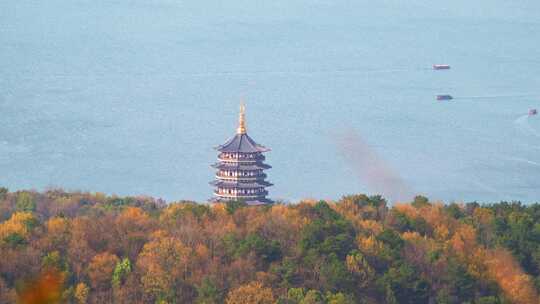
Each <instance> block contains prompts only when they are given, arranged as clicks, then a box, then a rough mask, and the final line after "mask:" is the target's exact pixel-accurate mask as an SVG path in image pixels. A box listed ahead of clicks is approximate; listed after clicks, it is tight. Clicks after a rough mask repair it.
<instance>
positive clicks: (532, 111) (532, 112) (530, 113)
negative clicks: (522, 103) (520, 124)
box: [529, 109, 538, 116]
mask: <svg viewBox="0 0 540 304" xmlns="http://www.w3.org/2000/svg"><path fill="white" fill-rule="evenodd" d="M536 114H538V111H537V110H536V109H530V110H529V116H534V115H536Z"/></svg>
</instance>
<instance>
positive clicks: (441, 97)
mask: <svg viewBox="0 0 540 304" xmlns="http://www.w3.org/2000/svg"><path fill="white" fill-rule="evenodd" d="M452 99H454V97H452V95H448V94H445V95H437V100H452Z"/></svg>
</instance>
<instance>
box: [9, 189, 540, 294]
mask: <svg viewBox="0 0 540 304" xmlns="http://www.w3.org/2000/svg"><path fill="white" fill-rule="evenodd" d="M539 246H540V205H538V204H533V205H522V204H520V203H507V202H501V203H497V204H488V205H479V204H477V203H467V204H462V205H460V204H449V205H444V204H441V203H433V202H429V201H428V200H427V199H426V198H424V197H417V198H415V200H414V202H411V203H407V204H396V205H394V206H392V207H389V206H388V205H387V203H386V202H385V200H384V199H382V198H381V197H378V196H375V197H367V196H365V195H351V196H345V197H343V198H342V199H340V200H339V201H336V202H324V201H303V202H299V203H297V204H291V205H285V204H276V205H273V206H264V207H246V206H244V205H243V204H242V203H240V202H239V203H233V204H229V205H212V206H210V205H205V204H196V203H194V202H187V201H182V202H174V203H170V204H165V203H164V202H163V201H160V200H155V199H152V198H148V197H116V196H106V195H103V194H99V193H97V194H89V193H66V192H64V191H61V190H49V191H46V192H44V193H36V192H15V193H10V192H8V190H7V189H5V188H1V189H0V257H1V258H0V303H17V302H20V303H37V302H39V301H42V302H43V301H44V300H46V301H48V302H46V303H56V302H58V303H207V304H210V303H228V304H233V303H246V304H251V303H283V304H308V303H331V304H343V303H478V304H488V303H490V304H491V303H520V304H521V303H539V298H538V291H539V290H540V247H539ZM43 303H45V302H43Z"/></svg>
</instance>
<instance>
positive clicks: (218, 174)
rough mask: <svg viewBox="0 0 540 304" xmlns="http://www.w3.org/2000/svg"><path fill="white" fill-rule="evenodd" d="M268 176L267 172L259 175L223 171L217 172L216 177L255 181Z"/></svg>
mask: <svg viewBox="0 0 540 304" xmlns="http://www.w3.org/2000/svg"><path fill="white" fill-rule="evenodd" d="M266 177H267V175H266V174H265V173H259V174H257V175H236V176H234V175H227V174H223V173H219V172H218V173H217V174H216V178H219V179H226V180H249V181H253V180H263V179H265V178H266Z"/></svg>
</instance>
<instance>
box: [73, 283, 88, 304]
mask: <svg viewBox="0 0 540 304" xmlns="http://www.w3.org/2000/svg"><path fill="white" fill-rule="evenodd" d="M89 292H90V288H88V286H86V284H84V283H79V284H77V287H75V294H74V297H75V299H76V300H77V303H79V304H86V303H87V302H88V293H89Z"/></svg>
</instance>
